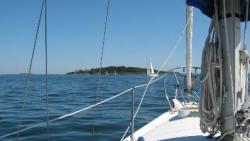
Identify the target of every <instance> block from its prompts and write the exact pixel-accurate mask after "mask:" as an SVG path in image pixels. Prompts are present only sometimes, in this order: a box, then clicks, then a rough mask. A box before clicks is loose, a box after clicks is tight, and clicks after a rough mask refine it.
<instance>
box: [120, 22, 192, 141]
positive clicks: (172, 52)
mask: <svg viewBox="0 0 250 141" xmlns="http://www.w3.org/2000/svg"><path fill="white" fill-rule="evenodd" d="M189 21H190V17H189V19H188V20H187V23H186V25H185V27H184V29H183V30H182V32H181V35H180V36H179V38H178V40H177V41H176V43H175V45H174V47H173V50H172V51H171V52H170V54H169V55H168V56H167V58H166V59H165V61H164V62H163V64H162V65H161V67H160V69H159V70H158V71H157V73H156V75H155V76H154V77H152V78H151V79H150V80H149V82H148V83H147V85H146V88H145V90H144V92H143V95H142V98H141V100H140V103H139V105H138V107H137V109H136V112H135V115H134V118H136V116H137V114H138V112H139V109H140V108H141V105H142V102H143V100H144V97H145V95H146V92H147V90H148V86H149V84H150V82H151V81H153V80H154V78H155V77H156V76H157V75H158V74H159V72H160V71H161V70H162V69H163V67H165V65H166V64H167V63H168V61H169V60H170V58H171V57H172V55H173V54H174V53H175V51H176V49H177V47H178V46H179V43H180V41H181V39H182V37H183V36H184V33H185V31H186V28H187V26H188V23H189ZM130 125H131V123H130V124H129V126H128V128H127V130H126V131H125V133H124V134H123V136H122V138H121V140H123V139H124V137H125V136H126V134H127V132H128V130H129V128H130Z"/></svg>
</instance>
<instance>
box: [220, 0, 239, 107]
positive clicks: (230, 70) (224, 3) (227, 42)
mask: <svg viewBox="0 0 250 141" xmlns="http://www.w3.org/2000/svg"><path fill="white" fill-rule="evenodd" d="M223 16H224V17H226V2H225V0H223ZM223 22H224V25H225V36H226V51H227V53H226V55H227V60H228V64H229V73H230V76H229V77H230V85H231V87H230V88H231V92H232V93H233V97H232V98H233V101H234V103H233V108H234V109H235V104H236V98H235V95H234V87H233V76H232V66H231V65H232V61H231V57H230V56H231V55H230V54H231V53H230V48H229V41H228V31H227V28H228V26H227V21H226V18H223Z"/></svg>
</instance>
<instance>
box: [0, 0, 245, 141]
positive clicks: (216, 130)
mask: <svg viewBox="0 0 250 141" xmlns="http://www.w3.org/2000/svg"><path fill="white" fill-rule="evenodd" d="M109 3H110V1H108V4H107V14H106V21H105V30H104V38H103V39H105V33H106V24H107V19H108V10H109ZM187 4H188V5H187V19H186V20H187V22H186V26H185V28H184V29H186V31H187V34H186V35H187V40H186V42H187V56H186V66H185V67H177V68H173V69H170V70H168V71H167V72H168V73H170V72H173V73H174V74H175V72H174V71H175V70H177V69H183V68H185V69H186V71H185V72H186V79H185V81H186V82H185V83H186V88H185V89H186V90H185V96H186V99H185V98H183V100H180V99H178V97H180V96H179V95H178V91H176V94H175V97H174V98H172V99H171V98H169V97H168V94H167V92H166V88H167V87H166V86H165V81H164V90H165V93H166V95H165V97H166V100H167V102H168V104H169V107H170V110H169V111H166V112H165V113H163V114H162V115H159V117H157V118H155V119H153V120H152V121H151V122H149V123H148V124H147V125H145V126H143V127H142V128H140V129H138V130H137V131H135V129H134V127H135V122H134V121H135V118H136V115H137V114H138V111H139V110H140V108H141V104H142V102H143V100H144V96H145V94H146V92H147V89H148V86H149V85H150V84H152V83H154V82H156V81H158V80H160V79H161V78H163V77H164V76H166V75H167V73H166V74H164V75H162V76H160V77H157V78H156V79H154V78H155V77H156V76H158V75H157V74H158V73H155V72H154V69H153V65H152V62H151V59H150V69H148V70H147V75H148V76H150V77H152V78H151V79H150V81H149V82H148V83H146V84H142V85H138V86H134V87H131V88H129V89H127V90H125V91H123V92H121V93H119V94H116V95H113V96H112V97H110V98H107V99H105V100H102V101H96V103H95V104H93V105H90V106H88V107H84V108H81V109H78V110H76V111H73V112H71V113H67V114H64V115H62V116H59V117H57V118H54V119H50V120H49V118H48V112H47V113H46V117H47V119H46V122H45V123H38V124H34V125H32V126H29V127H23V126H22V122H20V124H19V125H18V130H17V131H13V132H10V133H8V134H5V135H2V136H0V139H5V138H7V137H10V136H14V135H16V139H17V140H18V138H19V136H20V135H19V133H22V132H24V131H27V130H31V129H33V128H38V127H40V126H46V128H47V135H48V137H49V130H48V129H49V125H50V124H51V123H54V122H57V121H59V120H62V119H64V118H67V117H70V116H73V115H75V114H78V113H81V112H84V111H87V110H89V109H91V108H94V107H96V106H98V105H101V104H103V103H106V102H108V101H110V100H113V99H115V98H117V97H119V96H121V95H125V94H126V93H127V92H131V121H130V123H128V128H127V129H126V130H125V133H124V135H123V136H122V138H121V141H158V140H160V141H208V140H209V141H214V140H218V141H249V140H250V114H249V113H250V106H249V103H250V102H249V99H248V64H249V55H248V51H247V48H246V43H247V42H246V40H247V37H246V31H247V22H248V21H249V19H250V18H249V15H250V14H249V2H248V0H245V1H243V0H187ZM46 5H47V0H45V1H44V2H43V5H42V9H43V7H45V19H46V15H47V10H46V8H47V6H46ZM191 6H194V7H197V8H199V9H200V10H201V11H202V12H203V13H204V14H205V15H207V16H208V17H210V18H211V24H210V27H209V32H208V36H207V39H206V42H205V46H204V49H203V54H202V59H201V60H202V65H201V76H200V77H201V85H200V86H201V88H200V95H199V96H198V95H197V94H196V92H195V91H193V88H192V68H194V67H192V54H191V52H192V18H193V13H192V12H193V8H192V7H191ZM41 13H42V12H41ZM39 21H40V20H39ZM241 21H245V27H244V31H243V33H244V35H243V42H241V38H240V37H241V36H240V34H241V33H242V32H241V29H240V27H241V25H242V24H241V23H240V22H241ZM45 25H47V20H45ZM46 30H47V29H46V28H45V31H46ZM37 31H39V30H37ZM184 31H185V30H184ZM45 33H46V36H45V37H47V32H45ZM45 41H46V42H47V40H45ZM104 43H105V40H103V47H102V49H103V48H104ZM46 45H47V43H46ZM175 49H176V48H174V50H175ZM33 52H34V51H33ZM102 52H103V50H102ZM46 53H47V50H46ZM102 55H103V53H102ZM32 59H33V58H32ZM32 59H31V63H32ZM100 62H101V63H100V68H101V66H102V57H101V61H100ZM46 66H47V63H46ZM30 69H31V65H30ZM30 69H29V70H30ZM46 69H47V67H46ZM159 70H161V69H159ZM107 74H108V73H107V72H106V75H107ZM29 76H30V71H29V73H28V76H27V77H28V78H29ZM100 76H101V71H100V73H99V79H98V80H99V81H98V82H100V78H101V77H100ZM174 76H175V78H177V77H176V75H174ZM28 80H29V79H27V81H28ZM176 81H177V85H176V90H178V89H180V86H179V84H178V83H179V82H178V79H176ZM98 84H99V83H98ZM26 87H27V86H26ZM142 87H145V90H144V93H143V96H142V98H141V100H140V103H139V104H138V107H137V109H136V110H135V109H134V107H135V102H134V100H135V98H134V96H135V94H134V91H135V89H137V88H142ZM98 88H99V87H98ZM98 88H97V93H96V94H97V95H98V94H99V93H98V92H99V89H98ZM45 92H46V93H45V94H46V98H47V99H48V92H47V71H46V91H45ZM183 97H184V96H183ZM96 99H97V98H96ZM152 102H153V101H152ZM24 106H25V102H24V104H23V107H24ZM46 110H47V111H48V100H47V101H46ZM129 129H131V134H130V135H129V136H127V134H128V131H129ZM126 136H127V137H126ZM125 137H126V138H125ZM124 138H125V139H124ZM48 140H49V138H48Z"/></svg>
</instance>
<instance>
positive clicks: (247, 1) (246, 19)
mask: <svg viewBox="0 0 250 141" xmlns="http://www.w3.org/2000/svg"><path fill="white" fill-rule="evenodd" d="M245 1H246V13H245V16H246V17H245V26H244V35H243V41H244V48H243V49H246V44H247V22H248V8H249V0H245Z"/></svg>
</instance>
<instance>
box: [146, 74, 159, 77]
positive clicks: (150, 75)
mask: <svg viewBox="0 0 250 141" xmlns="http://www.w3.org/2000/svg"><path fill="white" fill-rule="evenodd" d="M147 76H149V77H157V76H159V75H158V74H156V73H148V74H147Z"/></svg>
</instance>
